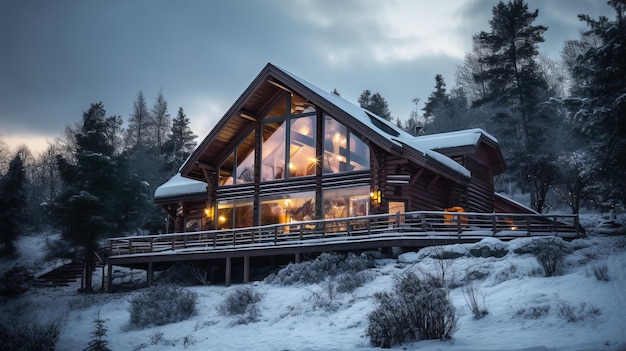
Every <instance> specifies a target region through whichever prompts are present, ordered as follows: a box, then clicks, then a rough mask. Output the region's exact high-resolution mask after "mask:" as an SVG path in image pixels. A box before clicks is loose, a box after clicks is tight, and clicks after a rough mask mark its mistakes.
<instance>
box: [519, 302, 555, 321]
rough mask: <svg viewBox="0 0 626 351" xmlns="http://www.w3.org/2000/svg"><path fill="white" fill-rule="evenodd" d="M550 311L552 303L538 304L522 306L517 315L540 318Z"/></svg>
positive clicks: (525, 317)
mask: <svg viewBox="0 0 626 351" xmlns="http://www.w3.org/2000/svg"><path fill="white" fill-rule="evenodd" d="M548 312H550V305H537V306H529V307H522V308H520V309H518V310H517V315H518V316H520V317H522V318H524V319H539V318H541V317H543V316H545V315H547V314H548Z"/></svg>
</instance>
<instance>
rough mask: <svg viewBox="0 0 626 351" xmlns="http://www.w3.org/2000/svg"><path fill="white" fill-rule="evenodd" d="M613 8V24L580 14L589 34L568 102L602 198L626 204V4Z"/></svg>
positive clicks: (617, 0) (620, 0)
mask: <svg viewBox="0 0 626 351" xmlns="http://www.w3.org/2000/svg"><path fill="white" fill-rule="evenodd" d="M608 4H609V5H610V6H611V7H613V9H614V10H615V13H616V14H615V19H614V20H610V19H609V18H607V17H605V16H601V17H600V18H599V19H597V20H596V19H592V18H591V17H590V16H588V15H584V14H582V15H579V19H580V20H581V21H583V22H585V23H586V24H587V26H588V27H589V30H588V31H587V32H585V33H583V35H582V38H581V40H580V41H578V42H577V43H576V44H577V45H576V46H577V48H578V49H579V53H580V54H579V55H577V57H576V59H575V61H574V62H573V63H572V76H573V80H574V84H573V87H572V97H571V98H570V99H569V103H570V106H572V112H574V117H575V120H576V122H577V123H578V130H579V131H580V133H581V134H582V135H583V136H584V137H585V138H586V141H587V143H588V148H587V152H588V153H589V155H590V156H591V157H590V158H591V159H592V160H594V161H595V162H592V163H591V165H590V166H591V167H590V168H591V173H592V177H593V179H594V182H595V183H596V184H597V186H596V189H595V190H596V193H597V195H599V197H600V198H601V200H603V201H615V202H621V203H622V204H626V163H625V162H624V160H626V98H625V97H626V62H625V60H624V58H625V57H626V18H625V17H624V15H625V10H626V1H624V0H611V1H609V2H608Z"/></svg>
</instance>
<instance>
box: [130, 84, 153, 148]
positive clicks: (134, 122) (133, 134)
mask: <svg viewBox="0 0 626 351" xmlns="http://www.w3.org/2000/svg"><path fill="white" fill-rule="evenodd" d="M152 124H153V123H152V122H151V116H150V112H149V111H148V107H147V106H146V99H145V98H144V96H143V92H141V91H140V92H139V94H137V100H135V103H134V105H133V113H132V114H131V115H130V118H129V120H128V128H127V129H126V146H127V147H128V148H134V147H137V146H142V147H146V146H147V145H148V144H149V135H150V134H149V133H150V131H149V129H150V126H151V125H152Z"/></svg>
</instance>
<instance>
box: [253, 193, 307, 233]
mask: <svg viewBox="0 0 626 351" xmlns="http://www.w3.org/2000/svg"><path fill="white" fill-rule="evenodd" d="M260 202H261V225H268V224H278V223H293V222H299V221H310V220H312V219H315V192H313V191H307V192H300V193H291V194H282V195H274V196H265V197H262V198H261V199H260Z"/></svg>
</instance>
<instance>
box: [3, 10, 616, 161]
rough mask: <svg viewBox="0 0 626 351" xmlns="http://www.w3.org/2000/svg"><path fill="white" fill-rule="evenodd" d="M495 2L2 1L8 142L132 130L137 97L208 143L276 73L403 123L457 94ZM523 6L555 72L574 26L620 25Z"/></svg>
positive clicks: (38, 144)
mask: <svg viewBox="0 0 626 351" xmlns="http://www.w3.org/2000/svg"><path fill="white" fill-rule="evenodd" d="M497 2H498V1H496V0H466V1H442V0H436V1H433V0H428V1H426V0H420V1H415V0H406V1H391V0H386V1H374V0H371V1H370V0H322V1H316V0H265V1H260V0H258V1H255V0H235V1H233V0H229V1H220V2H218V1H202V0H197V1H196V0H188V1H165V0H132V1H122V0H113V1H86V0H68V1H49V0H41V1H34V0H24V1H21V0H0V135H2V139H3V140H4V141H5V142H7V143H9V144H10V145H11V146H12V147H15V145H17V144H20V143H27V144H28V145H29V146H30V147H31V149H32V150H33V151H35V152H39V151H41V150H42V149H43V148H44V147H45V145H46V140H53V139H54V138H55V137H57V136H60V135H61V133H62V131H63V129H64V127H65V126H66V125H68V124H73V123H75V122H78V121H80V120H81V118H82V113H83V112H84V111H85V110H87V109H88V107H89V105H90V104H91V103H94V102H99V101H102V102H103V104H104V107H105V109H106V110H107V115H121V116H122V118H123V119H124V121H126V120H128V117H129V114H130V113H131V112H132V107H133V102H134V101H135V99H136V97H137V94H138V92H139V91H143V93H144V95H145V97H146V99H147V103H148V107H149V108H151V107H152V105H153V104H154V101H155V99H156V95H157V93H158V91H159V90H161V89H162V91H163V93H164V96H165V98H166V100H167V102H168V107H169V112H170V115H172V117H174V116H175V115H176V112H177V111H178V108H179V107H183V109H184V110H185V112H186V114H187V116H188V117H189V118H190V119H191V127H192V130H193V131H194V132H195V133H196V134H198V135H199V136H200V138H203V137H204V136H205V135H206V134H207V133H208V132H209V131H210V130H211V128H212V127H213V126H214V125H215V123H216V122H217V121H218V120H219V119H220V118H221V117H222V116H223V114H224V113H225V112H226V110H227V109H228V108H229V107H230V106H231V105H232V104H233V103H234V102H235V100H236V99H237V98H238V97H239V95H241V93H242V92H243V91H244V89H245V88H246V87H247V86H248V85H249V84H250V83H251V82H252V80H253V79H254V77H255V76H256V75H257V74H258V73H259V72H260V70H261V69H262V68H263V67H264V66H265V64H266V63H268V62H271V63H273V64H275V65H278V66H280V67H283V68H285V69H287V70H289V71H291V72H292V73H294V74H296V75H298V76H300V77H301V78H303V79H305V80H307V81H309V82H311V83H312V84H315V85H317V86H318V87H320V88H322V89H324V90H327V91H331V90H332V89H334V88H336V89H337V90H338V91H339V92H340V93H341V95H342V96H343V97H344V98H346V99H348V100H350V101H352V102H355V103H356V100H357V99H358V97H359V95H360V94H361V92H362V91H363V90H365V89H370V90H371V91H373V92H379V93H380V94H381V95H382V96H383V97H384V98H385V99H386V100H387V101H388V102H389V108H390V110H391V113H392V116H393V117H394V119H395V118H398V117H399V118H400V119H402V120H405V119H406V118H408V116H409V113H410V111H411V110H414V109H415V106H414V105H413V104H412V103H411V100H412V99H413V98H415V97H419V98H420V99H421V100H422V102H423V101H425V100H426V99H427V98H428V96H429V95H430V93H431V92H432V91H433V89H434V82H435V80H434V77H435V75H436V74H438V73H440V74H443V76H444V79H445V81H446V83H447V86H448V88H450V87H452V86H454V72H455V70H456V67H457V66H458V65H459V64H460V63H462V60H463V56H464V54H465V52H467V51H469V50H470V49H471V43H472V41H471V39H472V36H473V35H474V34H477V33H478V32H480V31H483V30H484V31H487V30H489V20H490V19H491V17H492V13H491V10H492V8H493V6H494V5H495V4H496V3H497ZM528 4H529V9H531V10H534V9H537V8H538V9H539V17H538V20H537V21H536V22H535V24H542V25H545V26H548V31H547V32H546V33H545V43H543V44H542V45H541V47H540V51H542V52H543V53H546V54H548V55H549V56H551V57H554V58H556V57H558V56H559V54H560V51H561V49H562V47H563V43H564V41H565V40H568V39H575V38H577V37H578V36H579V33H580V32H581V30H583V29H585V25H584V23H582V22H580V21H579V20H578V18H577V14H579V13H586V14H589V15H591V16H592V17H594V18H597V17H598V16H599V15H608V16H610V17H611V18H612V17H613V12H612V10H611V8H610V7H609V6H608V5H606V1H605V0H543V1H541V0H528ZM420 108H421V106H420ZM420 113H421V112H420ZM199 141H200V140H199Z"/></svg>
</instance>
